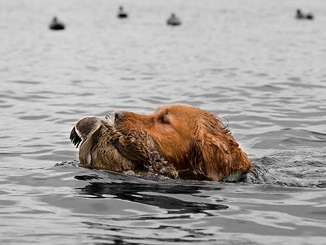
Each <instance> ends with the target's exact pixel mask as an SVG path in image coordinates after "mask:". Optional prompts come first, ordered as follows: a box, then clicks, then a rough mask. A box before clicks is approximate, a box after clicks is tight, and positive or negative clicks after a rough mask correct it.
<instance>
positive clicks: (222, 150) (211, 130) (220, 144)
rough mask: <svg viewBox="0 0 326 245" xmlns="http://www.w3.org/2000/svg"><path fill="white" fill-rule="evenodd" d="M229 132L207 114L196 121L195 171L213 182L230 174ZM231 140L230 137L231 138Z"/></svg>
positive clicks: (214, 117) (218, 121) (213, 117)
mask: <svg viewBox="0 0 326 245" xmlns="http://www.w3.org/2000/svg"><path fill="white" fill-rule="evenodd" d="M230 136H231V135H230V132H229V130H228V129H227V127H225V126H224V125H223V123H222V122H221V120H220V119H219V118H218V117H216V116H215V115H212V114H210V113H207V114H205V115H204V117H202V118H200V119H198V120H197V121H196V130H195V138H196V146H195V148H196V152H197V157H198V158H199V159H197V161H196V162H197V163H199V164H198V166H194V167H195V168H199V169H198V170H197V171H199V172H204V173H205V174H206V175H207V176H208V177H209V178H211V179H213V180H221V179H223V178H224V177H225V176H227V175H229V174H230V173H231V172H232V154H231V150H230V144H232V142H230ZM231 138H232V136H231ZM198 160H199V161H198Z"/></svg>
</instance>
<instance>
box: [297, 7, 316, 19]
mask: <svg viewBox="0 0 326 245" xmlns="http://www.w3.org/2000/svg"><path fill="white" fill-rule="evenodd" d="M295 17H296V18H297V19H298V20H313V19H314V16H313V15H312V14H311V13H308V14H304V13H302V12H301V9H297V12H296V16H295Z"/></svg>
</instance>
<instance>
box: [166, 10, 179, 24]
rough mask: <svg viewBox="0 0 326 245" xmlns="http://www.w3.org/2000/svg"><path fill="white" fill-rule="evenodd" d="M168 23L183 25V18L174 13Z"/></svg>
mask: <svg viewBox="0 0 326 245" xmlns="http://www.w3.org/2000/svg"><path fill="white" fill-rule="evenodd" d="M166 23H167V24H168V25H170V26H179V25H181V20H180V19H179V18H178V17H177V16H176V15H175V14H174V13H172V14H171V16H170V17H169V19H168V20H167V22H166Z"/></svg>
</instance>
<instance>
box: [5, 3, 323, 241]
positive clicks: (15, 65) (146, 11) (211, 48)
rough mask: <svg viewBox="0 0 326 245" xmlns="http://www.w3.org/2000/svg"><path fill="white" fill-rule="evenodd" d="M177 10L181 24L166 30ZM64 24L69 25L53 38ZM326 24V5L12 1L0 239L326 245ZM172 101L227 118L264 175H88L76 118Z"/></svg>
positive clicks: (7, 11)
mask: <svg viewBox="0 0 326 245" xmlns="http://www.w3.org/2000/svg"><path fill="white" fill-rule="evenodd" d="M120 4H123V6H124V7H125V10H126V11H127V12H129V15H130V18H128V19H126V20H119V19H117V18H116V17H115V16H116V13H117V10H118V7H119V5H120ZM297 8H301V9H302V10H303V11H306V12H309V11H310V12H312V13H314V15H315V20H314V21H298V20H296V19H295V18H294V14H295V10H296V9H297ZM171 12H175V13H176V14H177V16H179V17H180V19H181V20H182V22H183V25H182V26H179V27H174V28H173V27H172V28H171V27H168V26H166V25H165V22H166V19H167V18H168V16H169V15H170V14H171ZM54 15H57V16H58V18H59V19H60V20H62V21H63V22H64V23H65V24H66V30H64V31H62V32H52V31H50V30H48V29H47V26H48V24H49V22H50V20H51V19H52V17H53V16H54ZM325 26H326V2H325V1H323V0H313V1H308V0H287V1H283V0H273V1H269V0H245V1H240V0H219V1H218V0H202V1H196V0H175V1H171V0H170V1H168V0H155V1H153V0H125V1H117V0H110V1H107V0H96V1H90V0H65V1H50V0H42V1H41V0H14V1H12V0H2V1H1V2H0V44H1V45H0V86H1V87H0V116H1V120H0V129H1V131H0V139H1V144H0V183H1V189H0V243H1V244H191V243H194V244H326V191H325V187H326V178H325V176H326V174H325V171H326V153H325V152H326V151H325V150H326V146H325V142H326V66H325V60H326V59H325V58H326V46H325V43H326V42H325V41H326V29H325ZM166 103H188V104H191V105H194V106H199V107H202V108H205V109H207V110H210V111H212V112H214V113H215V114H217V115H218V116H219V117H221V118H223V120H224V121H225V122H227V123H228V124H229V127H230V129H231V131H232V133H233V135H234V137H235V138H236V139H237V141H238V142H239V143H240V145H241V148H242V149H243V150H244V151H245V152H247V153H248V155H249V157H250V159H252V161H253V162H254V163H255V164H257V165H258V166H260V167H262V168H264V169H265V170H266V171H267V172H266V173H265V174H261V175H259V176H254V175H252V176H250V178H248V179H247V182H244V183H217V182H192V181H172V180H171V181H168V180H165V179H159V180H155V179H140V178H136V177H132V176H124V175H121V174H113V173H106V172H104V171H97V170H90V169H84V168H80V167H78V165H77V161H76V160H77V159H78V152H77V150H76V149H75V148H74V146H73V145H72V144H71V143H70V141H69V133H70V130H71V128H72V127H73V125H74V123H75V122H76V121H77V120H79V119H80V118H82V117H84V116H88V115H94V116H100V117H104V116H105V115H108V114H109V115H110V114H112V113H113V112H114V111H115V110H119V109H127V110H132V111H136V112H139V113H148V112H151V111H153V110H155V108H156V107H158V106H160V105H162V104H166Z"/></svg>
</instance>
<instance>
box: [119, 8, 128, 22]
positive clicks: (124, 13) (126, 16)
mask: <svg viewBox="0 0 326 245" xmlns="http://www.w3.org/2000/svg"><path fill="white" fill-rule="evenodd" d="M118 18H120V19H125V18H128V14H127V13H126V12H125V11H124V9H123V7H122V6H120V7H119V12H118Z"/></svg>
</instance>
